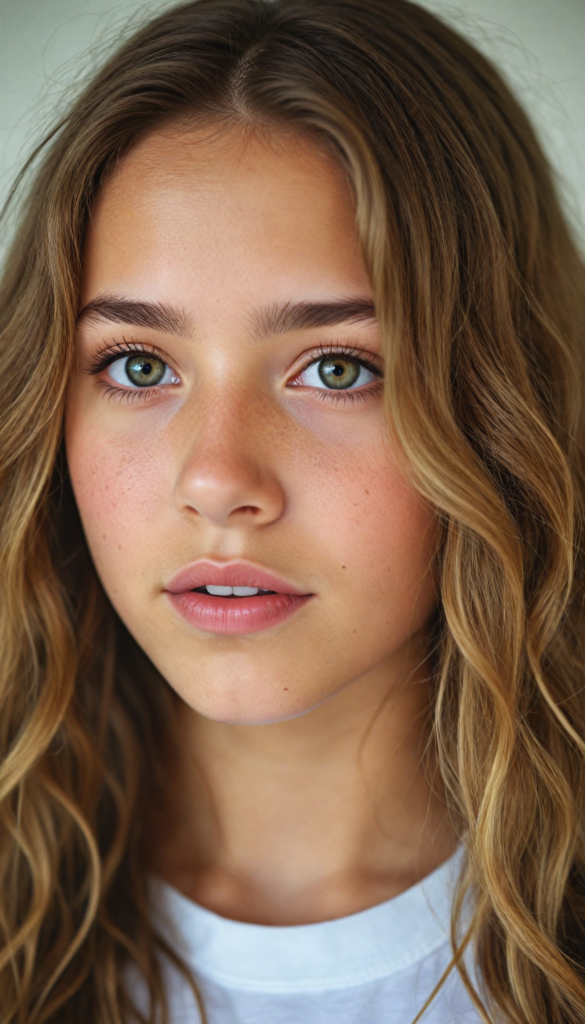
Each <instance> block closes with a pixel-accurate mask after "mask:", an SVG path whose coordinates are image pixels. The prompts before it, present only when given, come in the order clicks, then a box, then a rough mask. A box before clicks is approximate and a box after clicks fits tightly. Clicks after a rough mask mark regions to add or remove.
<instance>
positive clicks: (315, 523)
mask: <svg viewBox="0 0 585 1024" xmlns="http://www.w3.org/2000/svg"><path fill="white" fill-rule="evenodd" d="M107 294H110V295H116V296H123V297H124V298H126V299H132V300H135V301H148V302H159V303H164V304H166V305H172V306H174V307H179V308H180V309H181V310H182V311H183V313H184V319H185V321H186V323H185V324H184V325H183V327H182V329H181V333H180V334H175V333H171V332H169V331H168V330H162V329H160V327H159V328H156V329H155V328H153V327H136V326H128V325H127V324H124V323H114V322H110V321H106V320H104V319H100V318H92V319H85V320H83V319H82V321H81V322H80V326H79V334H78V346H79V368H78V371H77V373H76V375H75V377H74V379H73V381H72V384H71V388H70V393H69V401H68V409H67V417H66V443H67V453H68V462H69V468H70V473H71V479H72V483H73V487H74V492H75V496H76V500H77V503H78V506H79V509H80V513H81V517H82V521H83V524H84V529H85V532H86V536H87V540H88V543H89V546H90V549H91V552H92V556H93V558H94V561H95V564H96V567H97V570H98V572H99V575H100V577H101V579H102V581H103V584H104V587H105V589H106V591H107V593H108V595H109V597H110V599H111V601H112V603H113V604H114V606H115V608H116V610H117V611H118V613H119V615H120V616H121V618H122V619H123V621H124V622H125V624H126V625H127V627H128V628H129V630H130V631H131V633H132V634H133V635H134V636H135V638H136V639H137V641H138V643H139V644H140V645H141V646H142V647H143V648H144V650H145V651H146V653H147V654H148V655H149V657H150V658H151V659H152V661H153V662H154V663H155V665H156V666H157V667H158V668H159V670H160V672H161V673H162V675H163V676H164V677H165V678H166V679H167V680H168V682H169V684H170V685H171V687H172V688H173V689H174V690H175V691H176V693H177V694H178V696H179V697H180V698H181V701H180V702H179V714H178V725H177V731H176V735H175V736H174V738H173V743H172V752H171V754H170V755H169V758H168V765H167V768H168V778H169V787H168V797H167V799H166V800H165V801H164V806H162V807H157V808H153V829H152V833H153V834H156V835H157V836H159V837H160V836H162V835H163V834H164V837H165V839H164V841H163V840H162V839H160V838H159V839H158V840H157V841H156V842H153V843H152V851H151V857H152V863H153V869H154V870H156V871H158V872H159V873H160V874H162V875H163V876H164V877H166V878H167V879H168V880H170V881H171V882H173V883H174V884H175V885H177V887H179V888H180V889H182V891H183V892H185V893H186V894H187V895H189V896H191V897H193V898H195V899H197V900H199V901H200V902H202V903H204V904H205V905H207V906H209V907H211V909H214V910H217V911H218V912H220V913H223V914H225V915H226V916H232V917H238V918H241V919H243V920H255V921H260V922H266V923H273V924H285V923H296V922H299V921H307V920H319V919H324V918H327V917H334V916H338V915H339V914H343V913H349V912H352V911H354V910H358V909H362V908H363V907H364V906H368V905H370V904H372V903H375V902H378V901H379V900H381V899H385V898H387V897H388V896H391V895H393V894H394V893H396V892H398V891H400V890H401V889H403V888H405V887H406V886H407V885H410V884H412V882H414V881H416V880H417V879H418V878H420V877H422V876H423V875H424V874H426V873H427V872H428V871H429V870H431V869H432V868H433V867H434V866H436V865H437V864H438V863H440V862H441V860H443V859H444V858H445V856H447V855H448V853H449V852H450V850H451V849H452V847H453V842H454V840H453V834H452V831H451V829H450V827H449V826H448V824H447V823H446V821H445V818H444V813H443V805H442V803H441V800H440V797H439V796H438V795H437V794H434V793H432V792H431V789H430V786H429V783H428V781H427V779H426V778H425V775H424V772H423V771H422V768H421V765H420V760H421V755H422V750H423V746H424V743H425V740H426V728H425V721H426V719H425V711H426V708H427V706H428V688H427V682H426V677H427V668H426V666H425V625H426V624H427V622H428V620H429V617H430V615H431V614H432V611H433V608H434V606H435V586H434V581H433V576H432V572H431V571H430V564H431V560H432V555H433V550H434V531H433V516H432V512H431V510H429V509H428V508H427V507H425V505H424V504H423V503H422V502H421V500H420V499H419V497H418V495H417V494H416V492H415V491H414V489H413V488H412V486H411V485H410V483H409V482H408V479H407V475H406V473H405V470H404V466H403V465H402V463H401V460H400V458H399V455H398V453H397V452H396V451H395V450H394V449H393V447H392V444H391V442H390V441H389V439H388V436H387V431H385V429H384V417H383V407H382V397H381V388H380V386H379V385H377V383H376V381H375V379H374V380H373V383H370V384H368V385H367V386H366V387H364V388H363V389H362V390H361V392H360V394H357V393H354V396H353V400H352V397H351V396H348V393H345V394H344V393H339V392H336V393H335V394H333V393H332V392H331V391H326V390H324V389H323V388H322V387H321V388H318V387H314V386H307V384H306V383H304V382H305V381H306V379H307V377H306V370H305V367H306V365H307V363H308V362H310V360H311V358H312V359H315V358H318V357H319V355H320V347H327V346H329V347H331V346H337V347H338V346H341V347H346V348H347V347H350V348H352V349H360V350H363V351H364V357H365V358H366V359H368V360H369V361H370V362H372V363H373V364H375V365H377V366H379V367H380V368H382V360H381V351H380V339H379V335H378V330H377V326H376V323H375V321H373V320H369V321H360V322H357V323H356V322H351V323H347V322H345V323H341V324H337V325H335V326H333V327H331V326H329V327H318V328H309V329H302V330H299V329H296V330H290V331H287V332H285V333H281V334H278V335H275V334H274V333H268V334H266V335H264V334H263V332H262V331H261V330H260V329H259V324H258V317H259V311H261V310H265V309H267V308H268V309H269V308H271V307H273V306H274V305H275V304H281V303H287V302H293V303H294V302H322V301H332V300H345V299H348V298H355V299H368V298H371V290H370V286H369V282H368V280H367V276H366V273H365V269H364V266H363V261H362V258H361V254H360V250H359V245H358V241H357V238H356V232H355V226H354V211H353V204H352V199H351V194H350V191H349V188H348V185H347V183H346V181H345V179H344V177H343V174H342V172H341V170H340V169H339V168H338V167H337V165H336V163H335V162H334V160H333V159H332V158H331V157H330V156H328V155H327V154H326V153H325V152H323V151H321V150H320V149H319V148H317V146H316V145H315V143H313V142H310V141H304V140H300V139H293V138H291V137H278V138H274V137H273V138H270V139H269V138H266V137H260V136H258V135H256V134H251V133H247V134H243V133H242V132H240V131H237V130H231V131H229V132H228V131H225V130H224V131H221V132H220V131H218V130H212V129H208V130H203V129H201V128H199V129H192V130H186V129H182V130H180V131H178V130H176V129H175V130H173V129H170V128H169V129H166V130H165V131H163V132H160V133H157V134H155V135H152V136H150V137H149V138H147V139H145V140H143V141H142V142H141V143H139V144H138V145H137V146H136V147H135V148H134V149H133V150H132V151H131V152H130V153H129V154H128V155H127V156H126V157H125V158H124V160H123V161H122V162H121V164H120V166H119V167H118V168H117V169H116V171H115V173H114V174H113V175H112V176H111V178H110V179H109V181H107V182H106V184H105V186H104V187H103V189H102V192H101V194H100V196H99V197H98V200H97V202H96V205H95V209H94V211H93V216H92V220H91V224H90V227H89V230H88V235H87V241H86V249H85V273H84V280H83V288H82V295H81V304H80V308H83V307H84V306H85V305H86V304H87V303H88V302H90V301H92V300H95V299H96V297H98V296H103V295H107ZM113 342H116V343H119V344H124V343H126V344H130V345H133V346H135V347H140V346H141V345H146V346H147V348H148V349H150V348H151V347H152V346H154V347H155V349H156V350H157V351H158V353H159V355H160V357H161V358H162V359H164V360H165V362H167V364H168V366H169V367H170V371H171V372H170V373H169V374H168V379H169V381H171V382H170V383H167V384H163V385H161V386H160V387H159V388H151V389H143V390H142V392H141V394H140V395H138V396H137V394H136V391H134V392H131V391H130V389H127V390H125V391H122V392H121V393H120V392H113V391H112V390H108V388H110V389H111V387H112V386H117V387H120V386H121V385H115V384H114V382H113V381H112V379H111V372H112V371H111V370H108V369H105V370H102V371H101V372H100V373H98V374H95V373H94V374H90V373H89V372H88V370H89V369H90V367H91V364H92V360H95V358H96V355H97V354H98V353H99V352H100V350H103V348H104V346H106V345H111V344H112V343H113ZM119 365H122V364H119ZM370 377H371V375H370ZM172 381H174V382H175V383H173V382H172ZM147 390H148V394H146V391H147ZM129 391H130V393H129ZM201 558H206V559H212V560H215V561H217V562H226V561H231V560H235V559H245V560H246V561H249V562H251V563H253V564H255V565H258V566H262V567H265V568H266V569H268V570H271V571H272V572H276V573H278V574H280V575H282V576H284V577H285V578H286V579H287V580H288V581H290V582H291V583H293V584H294V585H295V586H297V587H298V588H299V590H300V591H301V592H303V593H310V594H312V595H313V597H312V598H311V600H310V601H309V602H308V603H307V604H305V605H304V606H303V607H302V608H300V610H298V611H296V612H295V614H294V615H293V616H291V617H290V618H288V619H287V620H286V621H284V622H282V623H280V624H279V625H277V626H273V627H271V628H269V629H266V630H262V631H260V632H256V633H252V634H248V635H243V636H242V635H217V634H211V633H205V632H202V631H201V630H198V629H196V628H194V627H193V626H192V625H190V624H189V623H187V622H186V621H185V620H184V619H183V618H182V617H180V616H179V615H178V614H177V611H176V610H175V609H174V608H173V607H172V605H171V603H170V601H169V599H168V595H167V594H166V593H165V588H166V586H167V585H168V583H169V581H170V580H171V578H172V577H173V575H175V574H176V573H177V571H178V570H179V569H181V568H182V567H183V566H185V565H186V564H188V563H190V562H193V561H195V560H197V559H201Z"/></svg>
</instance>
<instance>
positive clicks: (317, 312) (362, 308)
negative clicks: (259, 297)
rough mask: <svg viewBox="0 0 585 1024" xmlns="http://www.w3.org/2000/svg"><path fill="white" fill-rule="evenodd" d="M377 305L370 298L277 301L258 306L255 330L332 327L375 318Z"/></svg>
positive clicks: (264, 333) (271, 332)
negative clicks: (329, 300)
mask: <svg viewBox="0 0 585 1024" xmlns="http://www.w3.org/2000/svg"><path fill="white" fill-rule="evenodd" d="M375 319H376V308H375V306H374V303H373V302H372V300H371V299H361V298H357V299H352V298H350V299H342V300H338V301H335V302H285V303H275V304H274V305H272V306H266V307H265V308H264V309H261V310H259V311H258V312H257V313H256V314H254V316H253V317H252V327H253V329H254V333H255V334H257V335H259V336H260V337H267V336H268V335H274V334H287V333H288V332H289V331H303V330H307V328H310V327H333V326H334V325H335V324H342V323H359V322H360V321H363V320H375Z"/></svg>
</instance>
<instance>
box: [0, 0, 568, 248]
mask: <svg viewBox="0 0 585 1024" xmlns="http://www.w3.org/2000/svg"><path fill="white" fill-rule="evenodd" d="M421 2H422V3H423V4H424V5H425V6H426V7H429V8H430V9H431V10H434V11H436V12H437V13H439V14H442V15H443V17H446V18H447V19H449V20H450V21H451V22H452V23H453V24H454V25H455V27H456V28H458V30H459V31H461V32H462V33H464V34H467V35H468V36H470V37H471V38H472V39H473V40H474V41H475V42H476V43H477V44H478V45H479V46H480V47H481V48H482V49H483V50H484V52H486V53H487V54H488V55H489V56H491V57H492V58H493V59H495V61H496V62H497V64H498V65H499V67H500V68H501V69H502V70H503V71H504V73H505V75H506V76H507V78H508V81H509V82H510V83H511V84H512V85H513V87H514V88H515V90H516V92H517V94H518V95H519V96H520V98H521V99H522V100H523V102H524V105H525V107H526V108H527V110H528V111H529V113H530V115H531V117H532V120H533V122H534V123H535V124H536V126H537V128H538V130H539V132H540V136H541V138H542V140H543V142H544V145H545V147H546V149H547V152H548V154H549V157H550V159H551V160H552V162H553V165H554V166H555V168H556V170H557V173H558V175H559V179H560V185H561V189H562V194H563V197H564V202H565V206H566V209H567V212H568V214H569V217H570V219H571V221H572V223H573V225H574V227H575V231H576V232H577V234H578V235H579V237H580V238H581V239H582V240H583V241H584V242H585V0H455V2H451V3H446V2H444V0H421ZM166 6H171V4H170V3H168V2H166V3H165V2H164V0H149V2H147V3H139V2H138V3H137V2H128V0H126V2H120V0H118V2H116V0H0V203H1V202H2V201H3V199H4V198H5V196H6V194H7V192H8V189H9V187H10V184H11V183H12V180H13V178H14V176H15V174H16V172H17V170H18V168H19V166H20V165H21V163H22V162H23V160H24V159H25V157H26V156H27V155H28V153H29V152H30V150H31V149H32V148H33V146H34V144H35V142H36V141H37V140H38V139H39V138H40V137H41V134H42V132H43V129H44V128H45V127H47V126H48V125H50V123H51V121H52V120H53V119H54V117H55V113H56V112H58V111H59V110H60V109H63V107H65V106H66V104H67V102H68V99H69V98H70V97H71V96H72V94H73V91H74V89H75V85H76V83H78V82H80V81H81V80H82V79H83V78H84V77H85V76H87V74H88V73H89V72H90V71H91V69H92V68H93V67H95V66H96V64H97V63H99V60H100V58H101V57H102V56H103V55H105V54H106V53H107V52H108V50H109V49H110V48H111V47H112V46H115V44H116V42H117V41H118V40H120V39H121V38H122V36H124V35H126V34H127V33H128V31H129V28H131V26H132V25H134V24H139V23H140V22H142V20H143V19H144V17H145V16H146V15H147V14H148V12H149V11H152V12H154V11H157V10H160V9H162V8H164V7H166ZM4 230H6V229H4ZM5 242H6V238H2V237H1V236H0V250H1V249H2V248H3V243H5Z"/></svg>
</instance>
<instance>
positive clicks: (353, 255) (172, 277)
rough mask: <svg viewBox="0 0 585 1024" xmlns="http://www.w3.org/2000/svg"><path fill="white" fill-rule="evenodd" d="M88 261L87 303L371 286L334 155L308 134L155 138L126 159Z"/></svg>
mask: <svg viewBox="0 0 585 1024" xmlns="http://www.w3.org/2000/svg"><path fill="white" fill-rule="evenodd" d="M84 263H85V273H84V282H83V291H84V293H85V294H84V295H83V296H82V300H84V301H87V299H88V298H91V297H92V296H93V295H95V294H96V293H98V292H101V291H104V290H106V291H109V290H113V289H114V288H115V290H116V291H117V292H119V291H120V290H121V288H123V289H124V291H125V293H128V294H132V292H133V291H135V290H136V289H138V290H140V291H142V292H143V290H144V287H147V288H148V289H149V290H152V289H154V290H156V291H158V292H161V291H162V292H163V293H164V294H165V295H166V297H167V298H168V299H169V300H170V299H171V295H170V294H169V293H170V292H173V293H175V297H178V292H180V291H181V292H183V298H184V292H185V290H190V291H192V290H193V288H194V287H196V291H197V292H201V291H202V290H203V291H206V292H207V294H208V295H209V294H211V293H215V292H217V291H218V290H222V289H223V290H224V291H225V289H226V288H229V289H230V290H231V291H233V290H234V289H235V290H236V291H237V290H238V289H239V288H241V287H243V286H244V285H245V284H247V285H248V286H254V287H260V288H261V290H264V291H266V290H267V289H268V288H269V287H271V288H274V287H276V288H277V290H278V289H280V288H281V286H282V284H283V282H284V281H285V280H287V279H288V280H289V281H290V280H292V279H294V280H295V281H296V283H297V284H298V286H299V287H300V288H301V289H302V288H304V289H305V290H307V289H308V290H309V292H310V291H311V290H312V288H313V287H314V286H315V284H316V282H317V281H319V282H320V288H325V289H327V288H328V287H331V288H334V289H335V290H336V291H338V290H339V288H342V289H344V288H348V287H351V289H352V290H355V288H356V286H357V287H358V288H359V287H361V288H362V289H363V288H367V281H366V277H365V271H364V269H363V264H362V260H361V253H360V249H359V244H358V239H357V236H356V230H355V214H354V203H353V199H352V193H351V189H350V187H349V184H348V182H347V180H346V177H345V175H344V173H343V171H342V169H341V167H340V165H339V164H338V162H337V161H336V160H335V159H334V158H333V156H331V155H330V154H329V153H327V152H326V151H325V150H324V148H322V147H320V146H318V145H317V143H316V142H314V141H312V140H308V139H304V138H299V137H298V136H294V137H293V136H291V135H278V136H267V135H258V134H251V133H244V132H243V131H238V130H234V129H232V130H229V131H227V130H225V129H224V130H219V129H217V128H213V127H211V128H206V129H203V128H199V129H185V128H183V129H170V128H169V129H166V130H164V131H160V132H157V133H153V134H152V135H150V136H148V137H147V138H145V139H144V140H142V141H141V142H140V143H139V144H138V145H136V146H135V147H134V149H132V150H131V151H130V152H129V153H128V154H127V155H126V156H125V157H124V158H123V159H122V160H121V162H120V164H119V165H118V167H117V168H116V170H115V172H114V173H113V174H111V176H110V177H109V179H108V180H107V181H106V183H105V184H104V186H103V187H102V189H101V192H100V194H99V195H98V198H97V200H96V203H95V206H94V209H93V210H92V215H91V219H90V224H89V227H88V232H87V237H86V244H85V261H84ZM267 297H268V298H269V296H267ZM309 297H310V296H309Z"/></svg>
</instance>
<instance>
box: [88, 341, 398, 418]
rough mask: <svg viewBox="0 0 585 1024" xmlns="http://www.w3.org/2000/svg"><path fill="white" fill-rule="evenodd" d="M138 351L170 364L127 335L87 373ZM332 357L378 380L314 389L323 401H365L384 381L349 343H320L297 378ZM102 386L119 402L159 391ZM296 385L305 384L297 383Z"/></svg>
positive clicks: (107, 349) (98, 355) (141, 398)
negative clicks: (349, 386) (343, 387)
mask: <svg viewBox="0 0 585 1024" xmlns="http://www.w3.org/2000/svg"><path fill="white" fill-rule="evenodd" d="M135 353H138V354H139V355H146V356H155V357H156V358H157V359H161V360H162V361H163V362H164V363H165V364H166V365H168V363H167V360H166V359H165V357H164V354H163V353H162V352H161V351H160V350H159V349H157V348H156V347H155V346H154V345H147V344H144V343H143V342H140V343H136V342H132V341H127V340H126V339H125V338H124V339H123V341H121V342H119V341H118V342H114V343H113V344H111V345H105V346H104V347H103V348H102V349H100V350H99V351H98V352H96V353H95V355H94V356H93V357H92V358H91V360H90V362H89V366H88V368H87V372H88V373H89V374H90V375H91V376H97V375H98V374H99V373H103V371H104V370H107V368H108V366H109V365H110V363H113V362H114V361H115V360H116V359H119V358H120V356H124V355H129V356H130V355H133V354H135ZM330 356H341V357H344V358H345V359H355V360H356V362H358V363H359V364H360V366H363V367H365V368H366V370H369V371H370V372H371V373H373V374H374V375H375V376H376V377H377V378H378V379H377V380H376V381H375V382H372V383H370V384H368V385H366V386H365V387H362V388H359V389H355V390H351V389H347V390H345V391H334V390H333V389H328V388H314V389H312V390H313V391H315V392H316V393H317V397H318V398H319V399H321V400H322V401H334V402H344V403H346V402H355V401H356V400H361V401H365V400H366V398H367V396H368V395H371V394H372V393H373V392H376V391H379V390H380V387H381V384H382V373H381V370H380V367H379V366H377V365H376V364H375V363H374V362H373V361H372V360H371V359H367V358H366V355H365V350H364V349H360V348H358V347H355V346H348V345H343V344H340V345H337V344H334V343H333V342H331V343H329V344H327V345H320V346H319V348H318V349H317V351H316V354H315V355H313V356H312V357H311V359H309V361H308V362H306V363H305V364H304V365H303V366H302V367H301V369H300V370H299V371H298V373H297V374H296V377H295V379H297V378H298V377H300V376H301V374H303V373H304V372H305V371H306V370H308V369H309V367H310V366H314V365H315V363H318V362H319V361H320V360H321V359H326V358H327V357H330ZM98 384H99V385H100V387H102V388H103V389H104V391H105V392H106V394H107V396H108V397H109V398H116V399H118V400H119V401H127V402H135V401H145V400H146V401H148V399H149V398H152V397H154V395H155V394H156V393H157V392H158V391H159V387H158V386H157V385H155V386H154V387H151V388H128V389H127V390H126V389H124V388H119V387H116V386H114V385H112V384H108V383H106V382H105V381H98ZM296 386H297V387H298V386H300V387H302V385H296Z"/></svg>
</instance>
